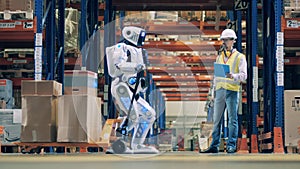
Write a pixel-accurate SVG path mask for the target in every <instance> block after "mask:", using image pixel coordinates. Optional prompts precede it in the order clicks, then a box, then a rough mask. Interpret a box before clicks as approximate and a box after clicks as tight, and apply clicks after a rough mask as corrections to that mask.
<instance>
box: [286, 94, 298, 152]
mask: <svg viewBox="0 0 300 169" xmlns="http://www.w3.org/2000/svg"><path fill="white" fill-rule="evenodd" d="M299 114H300V90H285V91H284V132H285V133H284V138H285V139H284V143H285V146H291V147H297V146H298V141H299V140H300V135H299V133H298V127H299V126H300V116H299Z"/></svg>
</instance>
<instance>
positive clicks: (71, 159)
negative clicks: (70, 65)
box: [0, 152, 300, 169]
mask: <svg viewBox="0 0 300 169" xmlns="http://www.w3.org/2000/svg"><path fill="white" fill-rule="evenodd" d="M241 167H242V168H243V169H248V168H264V169H274V168H288V169H299V167H300V155H298V154H278V155H277V154H256V155H254V154H233V155H228V154H225V153H220V154H217V155H214V154H210V155H202V154H198V153H193V152H192V153H190V152H178V153H164V154H162V155H159V156H149V155H127V156H117V155H105V154H68V155H64V154H55V155H52V154H49V155H48V154H46V155H20V154H4V155H2V156H0V168H1V169H12V168H22V169H27V168H28V169H34V168H43V169H65V168H72V169H87V168H89V169H96V168H102V169H104V168H107V169H121V168H122V169H124V168H125V169H184V168H189V169H201V168H205V169H214V168H223V169H226V168H230V169H240V168H241Z"/></svg>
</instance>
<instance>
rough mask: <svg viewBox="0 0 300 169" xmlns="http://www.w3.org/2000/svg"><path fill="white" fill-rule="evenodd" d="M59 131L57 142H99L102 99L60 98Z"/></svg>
mask: <svg viewBox="0 0 300 169" xmlns="http://www.w3.org/2000/svg"><path fill="white" fill-rule="evenodd" d="M57 130H58V131H57V142H88V143H95V142H99V141H100V133H101V131H102V116H101V99H100V98H97V97H95V96H88V95H73V96H72V95H64V96H61V97H59V106H58V128H57Z"/></svg>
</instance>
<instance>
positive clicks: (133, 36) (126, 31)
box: [122, 26, 146, 46]
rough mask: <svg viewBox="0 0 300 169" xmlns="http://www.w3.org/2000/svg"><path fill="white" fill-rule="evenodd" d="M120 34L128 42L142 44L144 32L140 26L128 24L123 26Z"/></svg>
mask: <svg viewBox="0 0 300 169" xmlns="http://www.w3.org/2000/svg"><path fill="white" fill-rule="evenodd" d="M122 35H123V37H124V38H125V39H126V40H127V41H129V42H130V43H132V44H134V45H136V46H143V45H144V41H145V37H146V32H145V30H144V29H142V28H138V27H133V26H128V27H124V28H123V30H122Z"/></svg>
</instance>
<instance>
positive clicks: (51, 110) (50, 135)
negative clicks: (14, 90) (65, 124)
mask: <svg viewBox="0 0 300 169" xmlns="http://www.w3.org/2000/svg"><path fill="white" fill-rule="evenodd" d="M56 117H57V97H54V96H23V97H22V131H21V141H22V142H55V141H56V136H57V134H56V133H57V130H56Z"/></svg>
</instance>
